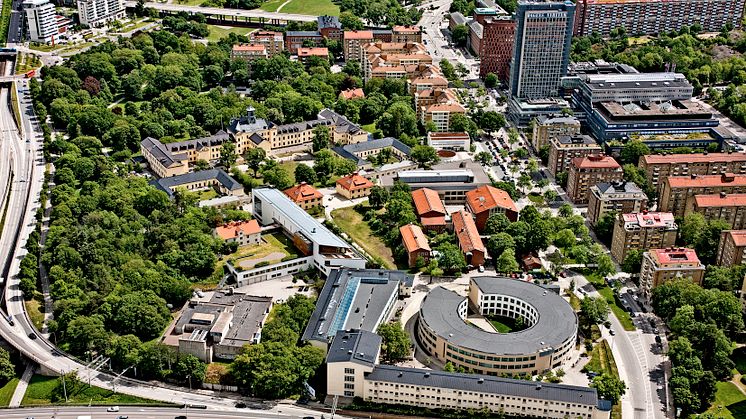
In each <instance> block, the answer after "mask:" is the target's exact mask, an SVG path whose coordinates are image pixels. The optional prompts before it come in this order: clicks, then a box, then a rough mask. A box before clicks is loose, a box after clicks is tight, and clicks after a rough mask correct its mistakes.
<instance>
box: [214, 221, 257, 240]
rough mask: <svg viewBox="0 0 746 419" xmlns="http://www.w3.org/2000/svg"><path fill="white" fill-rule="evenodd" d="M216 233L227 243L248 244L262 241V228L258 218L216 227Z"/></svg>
mask: <svg viewBox="0 0 746 419" xmlns="http://www.w3.org/2000/svg"><path fill="white" fill-rule="evenodd" d="M214 235H215V236H216V237H220V238H221V239H223V241H225V242H226V243H238V245H239V246H248V245H251V244H259V243H261V242H262V229H261V227H259V223H258V222H257V221H256V220H247V221H235V222H231V223H228V224H223V225H221V226H218V227H215V230H214Z"/></svg>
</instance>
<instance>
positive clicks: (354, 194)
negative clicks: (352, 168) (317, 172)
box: [336, 173, 373, 199]
mask: <svg viewBox="0 0 746 419" xmlns="http://www.w3.org/2000/svg"><path fill="white" fill-rule="evenodd" d="M371 188H373V182H371V181H370V180H369V179H367V178H364V177H362V176H360V175H359V174H357V173H352V174H349V175H347V176H345V177H343V178H340V179H338V180H337V187H336V189H337V193H338V194H340V195H342V196H344V197H345V198H347V199H356V198H362V197H365V196H368V195H370V190H371Z"/></svg>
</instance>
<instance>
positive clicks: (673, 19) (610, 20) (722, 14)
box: [574, 0, 746, 36]
mask: <svg viewBox="0 0 746 419" xmlns="http://www.w3.org/2000/svg"><path fill="white" fill-rule="evenodd" d="M744 4H746V1H744V0H667V1H655V0H578V2H577V12H576V15H575V25H574V26H575V27H574V32H575V35H590V34H592V33H594V32H596V33H599V34H601V35H602V36H609V34H610V33H611V31H612V30H613V29H615V28H622V27H623V28H624V29H625V30H626V31H627V34H629V35H633V36H637V35H657V34H659V33H664V32H670V31H678V30H680V29H681V28H683V27H684V26H692V25H695V24H696V25H699V26H701V27H702V29H703V30H704V31H705V32H719V31H720V30H721V29H722V28H723V27H724V26H725V25H728V24H730V25H732V26H733V27H738V26H740V24H741V18H742V17H743V10H744Z"/></svg>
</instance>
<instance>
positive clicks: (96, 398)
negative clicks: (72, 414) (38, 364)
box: [21, 375, 161, 406]
mask: <svg viewBox="0 0 746 419" xmlns="http://www.w3.org/2000/svg"><path fill="white" fill-rule="evenodd" d="M57 386H58V379H57V377H44V376H41V375H34V376H33V377H31V381H30V382H29V385H28V389H26V395H24V396H23V401H21V405H22V406H38V405H48V404H64V402H57V403H53V402H52V398H53V394H55V393H56V392H57V391H58V390H57ZM78 387H80V388H78V389H72V388H71V389H70V391H69V392H68V399H69V402H68V403H69V404H88V403H89V402H90V403H91V404H92V405H103V404H106V405H112V404H161V403H160V402H155V401H153V400H148V399H141V398H139V397H134V396H127V395H125V394H119V393H114V392H112V391H109V390H105V389H102V388H99V387H88V385H86V384H80V385H79V386H78Z"/></svg>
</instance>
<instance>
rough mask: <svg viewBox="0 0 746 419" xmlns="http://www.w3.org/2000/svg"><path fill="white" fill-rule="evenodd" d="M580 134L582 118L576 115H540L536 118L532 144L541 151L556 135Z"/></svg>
mask: <svg viewBox="0 0 746 419" xmlns="http://www.w3.org/2000/svg"><path fill="white" fill-rule="evenodd" d="M579 134H580V120H578V119H577V118H575V117H571V116H565V117H549V116H539V117H538V118H536V119H535V120H534V126H533V132H532V136H531V145H532V146H533V147H534V150H536V151H539V150H540V149H541V148H542V147H544V146H545V145H549V140H550V139H551V138H556V137H564V136H575V135H579Z"/></svg>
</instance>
